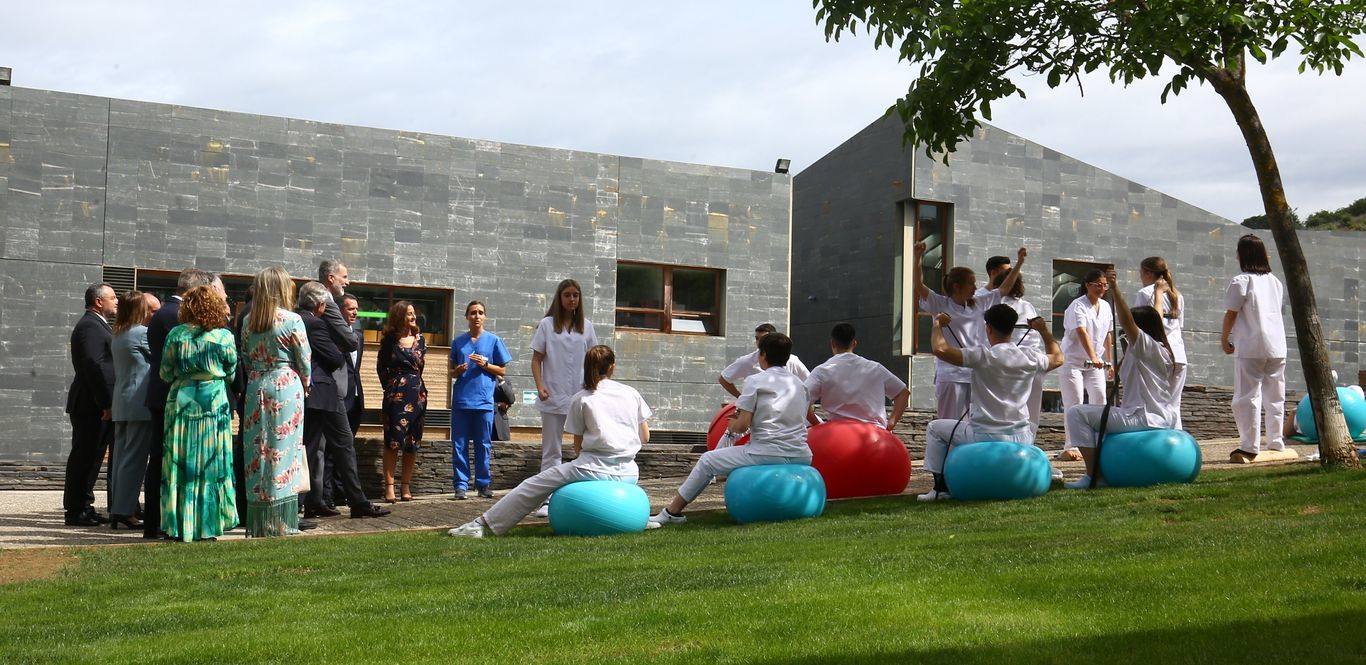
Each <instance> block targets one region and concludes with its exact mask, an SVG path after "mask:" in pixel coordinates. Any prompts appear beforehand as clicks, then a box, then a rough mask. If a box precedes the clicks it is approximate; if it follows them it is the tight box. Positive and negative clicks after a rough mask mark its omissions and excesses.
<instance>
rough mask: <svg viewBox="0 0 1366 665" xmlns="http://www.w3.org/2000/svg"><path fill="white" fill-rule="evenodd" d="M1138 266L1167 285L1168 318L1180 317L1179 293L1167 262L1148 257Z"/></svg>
mask: <svg viewBox="0 0 1366 665" xmlns="http://www.w3.org/2000/svg"><path fill="white" fill-rule="evenodd" d="M1138 265H1140V266H1142V267H1143V269H1144V270H1147V271H1148V272H1150V273H1152V274H1154V275H1157V277H1158V279H1161V280H1162V281H1164V282H1166V283H1167V289H1168V290H1167V313H1168V318H1172V319H1175V318H1178V317H1180V316H1181V292H1180V291H1177V290H1176V282H1175V281H1174V280H1173V279H1172V271H1171V270H1170V269H1168V268H1167V260H1166V259H1164V258H1162V257H1160V256H1149V257H1148V258H1146V259H1143V261H1142V262H1141V263H1139V264H1138Z"/></svg>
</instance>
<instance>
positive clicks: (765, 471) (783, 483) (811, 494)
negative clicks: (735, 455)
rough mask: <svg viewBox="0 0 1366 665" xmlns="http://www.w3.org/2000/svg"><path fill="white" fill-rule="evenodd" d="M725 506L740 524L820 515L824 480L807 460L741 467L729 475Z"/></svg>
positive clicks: (823, 509)
mask: <svg viewBox="0 0 1366 665" xmlns="http://www.w3.org/2000/svg"><path fill="white" fill-rule="evenodd" d="M726 510H727V511H729V512H730V516H731V518H732V519H734V520H735V521H736V522H739V523H740V524H749V523H750V522H782V521H784V520H796V519H802V518H804V517H818V516H819V515H820V514H821V513H822V512H824V511H825V480H824V479H822V478H821V474H820V472H819V471H817V470H816V469H815V468H814V467H810V466H807V465H805V464H761V465H758V466H745V467H740V468H739V469H736V470H734V471H732V472H730V476H728V477H727V478H726Z"/></svg>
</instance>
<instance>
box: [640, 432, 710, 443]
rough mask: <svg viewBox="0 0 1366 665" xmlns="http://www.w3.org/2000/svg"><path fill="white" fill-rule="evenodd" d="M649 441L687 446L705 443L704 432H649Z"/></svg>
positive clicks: (705, 436)
mask: <svg viewBox="0 0 1366 665" xmlns="http://www.w3.org/2000/svg"><path fill="white" fill-rule="evenodd" d="M650 443H669V444H678V445H687V446H698V445H701V446H705V445H707V433H706V432H673V431H662V432H650Z"/></svg>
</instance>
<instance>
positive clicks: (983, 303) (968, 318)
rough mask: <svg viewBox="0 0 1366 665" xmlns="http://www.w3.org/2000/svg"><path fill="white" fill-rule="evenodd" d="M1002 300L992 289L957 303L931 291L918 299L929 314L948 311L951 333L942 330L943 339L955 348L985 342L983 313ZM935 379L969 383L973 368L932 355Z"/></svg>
mask: <svg viewBox="0 0 1366 665" xmlns="http://www.w3.org/2000/svg"><path fill="white" fill-rule="evenodd" d="M999 302H1001V292H1000V291H999V290H993V291H991V292H990V293H988V294H987V295H985V296H982V297H974V298H973V299H972V301H971V302H970V303H969V304H964V305H960V304H958V303H956V302H954V301H953V299H952V298H950V297H948V296H945V295H940V294H938V293H935V292H934V291H930V295H929V297H928V298H925V299H922V300H921V301H920V309H921V310H922V311H925V312H928V313H930V314H939V313H941V312H943V313H945V314H948V315H949V318H950V319H951V321H949V330H952V331H953V334H952V335H950V334H948V332H945V333H944V341H945V342H947V343H948V345H949V346H951V347H953V348H955V349H964V348H968V347H973V346H986V345H987V324H986V321H983V320H982V313H983V312H985V311H987V310H988V309H991V306H992V305H995V304H997V303H999ZM934 382H935V383H972V370H971V369H968V368H966V367H959V366H957V365H955V364H953V363H949V362H944V361H943V360H940V359H939V358H935V359H934Z"/></svg>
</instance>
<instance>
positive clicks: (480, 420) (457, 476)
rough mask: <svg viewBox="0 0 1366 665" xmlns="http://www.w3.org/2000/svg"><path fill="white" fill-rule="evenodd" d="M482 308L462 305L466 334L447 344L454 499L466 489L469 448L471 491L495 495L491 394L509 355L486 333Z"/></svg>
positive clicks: (479, 304)
mask: <svg viewBox="0 0 1366 665" xmlns="http://www.w3.org/2000/svg"><path fill="white" fill-rule="evenodd" d="M484 318H485V313H484V303H482V302H480V301H478V300H474V301H471V302H470V304H468V305H466V306H465V321H467V322H468V323H469V326H470V331H469V332H467V333H465V334H463V335H461V336H459V337H457V338H456V339H455V342H454V343H452V344H451V378H453V379H455V385H454V386H452V387H451V467H452V469H453V470H454V481H455V498H456V499H464V498H465V492H466V491H467V490H468V489H469V486H470V448H471V446H472V447H473V448H474V487H475V489H476V490H478V492H479V496H482V497H485V498H488V497H492V496H493V492H492V491H491V490H490V489H489V484H490V483H492V482H493V475H492V473H491V472H490V470H489V462H490V460H491V458H492V453H493V444H492V440H493V408H494V407H493V389H494V386H496V385H497V384H498V377H500V376H503V373H504V372H506V371H507V364H508V363H509V362H512V354H510V353H508V348H507V345H505V344H503V340H502V338H500V337H498V336H497V335H495V334H493V333H491V332H489V331H487V330H484Z"/></svg>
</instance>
